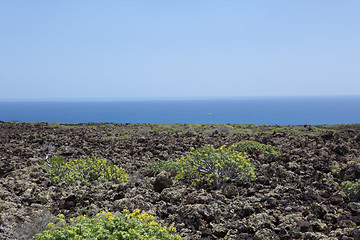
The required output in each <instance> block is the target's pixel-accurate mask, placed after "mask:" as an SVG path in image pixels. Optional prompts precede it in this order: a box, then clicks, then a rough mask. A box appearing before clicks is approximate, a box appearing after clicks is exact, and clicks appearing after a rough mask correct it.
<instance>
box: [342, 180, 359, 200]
mask: <svg viewBox="0 0 360 240" xmlns="http://www.w3.org/2000/svg"><path fill="white" fill-rule="evenodd" d="M343 187H344V188H345V190H346V191H347V193H348V195H349V197H350V199H353V200H360V178H359V179H357V180H355V181H352V182H351V181H346V182H345V183H344V184H343Z"/></svg>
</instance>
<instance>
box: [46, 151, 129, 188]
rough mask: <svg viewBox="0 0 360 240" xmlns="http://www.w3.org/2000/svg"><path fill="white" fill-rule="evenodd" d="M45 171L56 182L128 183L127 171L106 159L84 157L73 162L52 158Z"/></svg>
mask: <svg viewBox="0 0 360 240" xmlns="http://www.w3.org/2000/svg"><path fill="white" fill-rule="evenodd" d="M45 170H46V171H47V172H48V173H49V174H50V177H51V179H52V180H53V181H55V182H69V183H71V182H73V181H76V180H79V181H81V182H89V181H93V180H99V181H103V182H106V181H116V182H127V181H128V176H127V175H126V174H125V170H124V169H123V168H120V167H119V166H117V165H114V164H113V163H112V162H110V161H108V160H107V159H105V158H97V157H82V158H80V159H76V160H73V161H66V160H65V159H63V158H62V157H52V158H50V160H49V164H48V166H46V167H45Z"/></svg>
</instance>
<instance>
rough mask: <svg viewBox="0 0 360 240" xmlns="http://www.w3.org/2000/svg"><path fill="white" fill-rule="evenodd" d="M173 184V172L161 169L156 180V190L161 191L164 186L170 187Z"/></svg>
mask: <svg viewBox="0 0 360 240" xmlns="http://www.w3.org/2000/svg"><path fill="white" fill-rule="evenodd" d="M171 184H172V181H171V174H170V173H169V172H166V171H161V172H160V173H159V174H158V175H157V176H156V179H155V181H154V191H155V192H158V193H161V191H162V190H163V189H164V188H168V187H170V186H171Z"/></svg>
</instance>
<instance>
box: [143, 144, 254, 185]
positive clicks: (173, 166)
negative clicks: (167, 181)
mask: <svg viewBox="0 0 360 240" xmlns="http://www.w3.org/2000/svg"><path fill="white" fill-rule="evenodd" d="M150 167H151V168H153V169H158V170H165V171H169V172H171V173H172V174H176V177H175V178H176V179H178V180H179V179H186V180H190V181H191V183H192V184H193V185H197V184H199V183H201V182H208V183H210V184H214V185H215V186H216V187H217V188H220V186H221V185H222V184H223V183H225V182H227V181H232V182H233V181H243V180H248V179H252V178H255V166H254V164H252V163H251V162H250V160H249V159H248V158H247V157H246V156H245V154H244V153H241V152H238V151H235V149H234V147H233V146H229V147H227V146H225V145H224V146H222V147H220V148H214V147H213V146H212V145H206V146H204V147H202V148H200V149H197V150H195V149H192V150H191V152H190V153H189V154H188V155H187V156H185V157H183V158H181V159H179V160H178V161H171V160H169V161H163V162H156V163H152V164H151V165H150Z"/></svg>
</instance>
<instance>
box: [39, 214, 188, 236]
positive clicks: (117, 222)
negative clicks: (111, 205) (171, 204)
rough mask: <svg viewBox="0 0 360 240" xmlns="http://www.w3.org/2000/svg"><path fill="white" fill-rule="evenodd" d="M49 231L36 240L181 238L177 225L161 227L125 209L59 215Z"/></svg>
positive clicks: (149, 216)
mask: <svg viewBox="0 0 360 240" xmlns="http://www.w3.org/2000/svg"><path fill="white" fill-rule="evenodd" d="M48 228H49V229H48V230H45V231H43V232H42V233H39V234H36V235H35V236H34V237H33V238H32V239H33V240H58V239H90V240H91V239H104V240H105V239H109V240H110V239H111V240H115V239H128V240H131V239H143V240H148V239H153V240H155V239H159V240H181V237H180V236H179V235H178V234H175V232H176V229H175V228H174V227H165V226H161V225H160V224H158V223H157V222H155V221H154V217H153V216H151V215H149V214H146V213H144V212H143V213H141V212H140V210H138V209H136V210H134V211H133V212H132V213H129V212H128V211H127V210H124V211H123V212H122V213H121V214H119V215H115V214H112V213H111V212H102V213H98V214H97V215H96V216H95V217H93V218H88V217H86V216H85V215H83V216H79V217H77V218H76V219H70V220H69V221H68V222H67V221H66V220H65V217H64V215H60V217H59V219H58V222H57V223H56V224H54V223H49V224H48Z"/></svg>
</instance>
